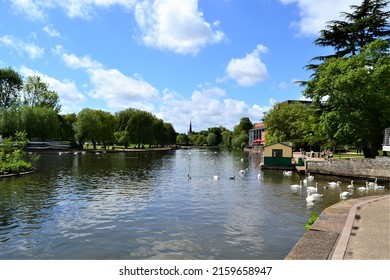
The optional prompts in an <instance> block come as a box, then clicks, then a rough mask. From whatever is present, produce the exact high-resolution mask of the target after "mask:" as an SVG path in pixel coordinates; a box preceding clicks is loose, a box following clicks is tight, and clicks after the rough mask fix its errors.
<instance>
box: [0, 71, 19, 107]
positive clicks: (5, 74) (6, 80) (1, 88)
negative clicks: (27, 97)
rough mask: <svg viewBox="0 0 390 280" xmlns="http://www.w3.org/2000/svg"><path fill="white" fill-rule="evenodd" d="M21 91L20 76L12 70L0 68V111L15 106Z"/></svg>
mask: <svg viewBox="0 0 390 280" xmlns="http://www.w3.org/2000/svg"><path fill="white" fill-rule="evenodd" d="M22 89H23V78H22V76H21V75H20V74H19V73H18V72H16V71H15V70H13V69H12V68H0V109H8V108H10V107H11V106H12V105H16V104H17V103H18V101H19V98H20V91H21V90H22Z"/></svg>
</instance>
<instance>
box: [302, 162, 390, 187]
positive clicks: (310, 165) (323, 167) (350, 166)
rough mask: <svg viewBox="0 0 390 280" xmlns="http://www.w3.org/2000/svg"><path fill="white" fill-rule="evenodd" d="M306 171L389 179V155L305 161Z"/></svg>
mask: <svg viewBox="0 0 390 280" xmlns="http://www.w3.org/2000/svg"><path fill="white" fill-rule="evenodd" d="M306 172H310V173H318V174H325V175H335V176H344V177H353V178H362V179H369V178H378V179H382V180H385V181H389V180H390V157H376V158H375V159H346V160H332V161H330V160H325V161H306Z"/></svg>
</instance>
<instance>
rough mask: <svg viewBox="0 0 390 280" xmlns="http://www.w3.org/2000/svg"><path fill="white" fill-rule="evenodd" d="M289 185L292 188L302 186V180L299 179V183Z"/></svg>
mask: <svg viewBox="0 0 390 280" xmlns="http://www.w3.org/2000/svg"><path fill="white" fill-rule="evenodd" d="M290 187H291V188H293V189H296V188H302V181H299V185H297V184H295V185H291V186H290Z"/></svg>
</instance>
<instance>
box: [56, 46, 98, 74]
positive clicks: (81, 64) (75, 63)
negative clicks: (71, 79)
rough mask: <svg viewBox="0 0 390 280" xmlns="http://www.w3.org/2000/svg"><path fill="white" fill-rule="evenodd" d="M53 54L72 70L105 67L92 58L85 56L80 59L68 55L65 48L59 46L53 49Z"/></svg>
mask: <svg viewBox="0 0 390 280" xmlns="http://www.w3.org/2000/svg"><path fill="white" fill-rule="evenodd" d="M52 51H53V53H54V54H56V55H58V56H59V57H60V58H61V59H62V60H63V61H64V62H65V64H66V66H67V67H69V68H72V69H80V68H81V69H89V68H102V67H103V65H102V64H101V63H99V62H97V61H96V60H93V59H92V58H91V57H90V56H88V55H85V56H83V57H78V56H76V55H74V54H68V53H66V52H65V51H64V49H63V47H62V46H60V45H57V46H56V47H55V48H53V49H52Z"/></svg>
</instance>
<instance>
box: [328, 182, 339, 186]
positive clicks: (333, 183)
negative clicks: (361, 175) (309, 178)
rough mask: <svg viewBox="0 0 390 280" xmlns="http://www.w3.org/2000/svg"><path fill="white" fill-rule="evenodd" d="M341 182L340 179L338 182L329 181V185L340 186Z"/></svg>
mask: <svg viewBox="0 0 390 280" xmlns="http://www.w3.org/2000/svg"><path fill="white" fill-rule="evenodd" d="M340 184H341V182H340V181H337V182H328V185H329V187H338V186H339V185H340Z"/></svg>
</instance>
